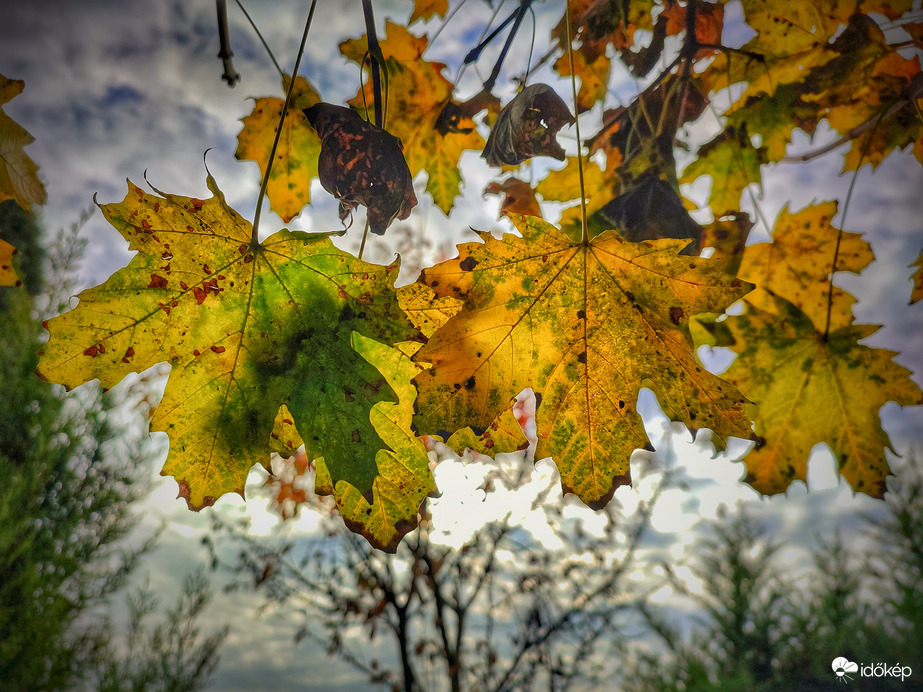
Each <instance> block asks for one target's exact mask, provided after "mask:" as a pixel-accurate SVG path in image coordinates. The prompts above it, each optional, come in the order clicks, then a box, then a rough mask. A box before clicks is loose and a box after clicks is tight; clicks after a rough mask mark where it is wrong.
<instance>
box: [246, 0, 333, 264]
mask: <svg viewBox="0 0 923 692" xmlns="http://www.w3.org/2000/svg"><path fill="white" fill-rule="evenodd" d="M316 7H317V0H311V10H310V11H309V12H308V19H307V21H306V22H305V24H304V33H303V34H302V35H301V45H300V46H299V47H298V57H296V58H295V67H294V68H292V81H291V82H289V85H288V92H287V93H286V94H285V103H284V104H282V115H280V116H279V126H278V127H277V128H276V137H275V139H274V140H273V141H272V149H270V150H269V160H268V161H267V162H266V173H264V174H263V183H262V185H260V194H259V196H258V197H257V198H256V212H255V213H254V215H253V235H252V236H251V237H250V247H252V248H253V249H254V250H255V249H256V248H257V247H259V244H260V235H259V229H260V213H261V212H262V210H263V198H264V197H265V196H266V188H267V187H268V186H269V174H270V173H272V162H273V161H274V160H275V158H276V149H277V148H278V146H279V138H280V137H281V136H282V126H283V125H284V124H285V114H286V113H287V112H288V104H290V103H291V102H292V91H294V89H295V75H297V74H298V67H299V65H301V57H302V56H303V55H304V44H305V43H307V41H308V31H310V29H311V21H312V20H313V19H314V9H315V8H316Z"/></svg>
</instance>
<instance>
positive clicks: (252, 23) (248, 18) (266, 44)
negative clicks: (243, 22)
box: [235, 0, 285, 77]
mask: <svg viewBox="0 0 923 692" xmlns="http://www.w3.org/2000/svg"><path fill="white" fill-rule="evenodd" d="M235 2H236V3H237V6H238V7H239V8H240V11H241V12H243V13H244V17H246V18H247V21H248V22H250V26H251V27H252V28H253V31H254V32H255V33H256V36H257V38H259V39H260V42H261V43H262V44H263V48H265V49H266V52H267V53H268V54H269V59H270V60H272V64H273V65H275V66H276V71H277V72H278V73H279V76H280V77H284V76H285V73H284V72H282V68H281V67H280V66H279V61H278V60H276V56H275V55H273V54H272V50H271V49H270V47H269V44H268V43H266V39H265V38H263V34H262V33H260V29H259V27H258V26H257V25H256V22H254V21H253V18H252V17H251V16H250V13H249V12H247V8H245V7H244V6H243V3H241V1H240V0H235Z"/></svg>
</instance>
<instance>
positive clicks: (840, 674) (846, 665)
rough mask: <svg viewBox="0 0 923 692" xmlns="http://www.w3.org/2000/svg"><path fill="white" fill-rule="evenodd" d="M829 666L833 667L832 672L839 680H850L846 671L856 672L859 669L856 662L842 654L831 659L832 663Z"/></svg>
mask: <svg viewBox="0 0 923 692" xmlns="http://www.w3.org/2000/svg"><path fill="white" fill-rule="evenodd" d="M830 667H831V668H833V672H834V673H836V676H837V678H839V679H840V681H841V682H846V681H847V680H852V678H851V677H850V676H849V675H847V673H856V672H858V671H859V664H858V663H853V662H852V661H850V660H849V659H847V658H844V657H843V656H839V657H838V658H835V659H833V663H831V664H830Z"/></svg>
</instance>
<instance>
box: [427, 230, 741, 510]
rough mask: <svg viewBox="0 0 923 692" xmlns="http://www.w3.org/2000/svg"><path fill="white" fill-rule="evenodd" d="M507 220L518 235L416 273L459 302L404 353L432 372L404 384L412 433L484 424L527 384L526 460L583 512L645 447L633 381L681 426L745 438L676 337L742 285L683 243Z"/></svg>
mask: <svg viewBox="0 0 923 692" xmlns="http://www.w3.org/2000/svg"><path fill="white" fill-rule="evenodd" d="M512 219H513V221H514V223H515V224H516V226H517V228H518V229H519V230H520V232H521V233H522V237H516V236H513V235H506V236H504V237H503V238H502V239H499V240H498V239H495V238H493V237H492V236H490V234H487V233H482V234H481V237H482V238H483V239H484V242H483V243H467V244H465V245H461V246H460V247H459V252H460V255H459V257H458V258H457V259H454V260H449V261H447V262H443V263H441V264H439V265H436V266H435V267H433V268H431V269H426V270H424V272H423V274H422V275H421V281H422V282H423V283H426V284H427V285H429V286H430V287H432V288H433V290H434V291H435V292H436V294H437V295H440V296H451V297H455V298H458V299H460V300H463V301H464V307H463V308H462V310H461V311H460V312H459V313H458V314H456V315H455V316H454V317H452V318H451V319H450V320H449V321H448V322H447V323H446V325H445V326H444V327H443V328H442V329H440V330H439V331H437V332H436V333H435V334H434V335H433V336H432V337H431V338H430V340H429V342H428V343H427V344H426V345H425V346H424V347H423V348H422V349H421V350H420V351H419V352H418V353H417V354H416V356H414V359H415V360H417V361H419V362H426V363H431V364H432V366H433V367H432V368H431V369H430V370H428V371H426V372H423V373H421V374H420V375H418V376H417V377H416V380H415V381H416V383H417V388H418V390H419V399H418V402H417V407H418V413H417V414H416V415H415V416H414V422H415V423H416V425H417V426H418V428H419V430H420V431H421V432H437V431H439V430H442V429H447V430H455V429H458V428H462V427H464V426H466V425H473V426H480V427H486V426H487V425H488V424H490V422H491V421H492V420H493V419H494V418H495V417H496V416H497V415H498V414H499V413H500V412H502V411H504V410H506V409H508V408H509V407H510V405H511V402H512V399H513V398H514V397H515V396H516V395H517V394H519V392H521V391H522V390H523V389H525V388H526V387H531V388H532V389H533V390H534V391H535V393H536V397H537V399H539V400H540V404H539V406H538V409H537V413H536V425H537V429H538V447H537V450H536V455H537V456H538V457H543V456H549V455H550V456H553V457H554V458H555V460H556V462H557V464H558V467H559V469H560V471H561V477H562V483H563V485H564V487H565V489H566V490H567V491H569V492H574V493H576V494H577V495H578V496H579V497H580V498H581V499H582V500H583V501H584V502H586V503H588V504H590V505H591V506H594V507H599V506H602V505H604V504H605V503H606V502H607V501H608V499H609V497H611V494H612V492H613V491H614V489H615V487H616V486H618V485H622V484H625V483H628V482H629V474H628V461H629V457H630V456H631V453H632V451H633V450H634V449H636V448H638V447H643V446H644V445H645V444H646V443H647V436H646V434H645V432H644V427H643V425H642V423H641V418H640V416H639V415H638V413H637V410H636V404H637V395H638V391H639V390H640V389H641V387H644V386H649V387H651V388H652V389H653V390H654V391H655V392H656V393H657V395H658V397H659V400H660V402H661V404H662V406H663V408H664V410H665V411H666V412H667V413H668V415H670V416H671V417H674V418H675V419H677V420H682V421H684V422H685V423H686V424H687V425H689V426H690V427H691V428H693V429H696V428H700V427H708V428H711V429H712V430H714V431H715V436H716V439H717V438H724V437H727V436H729V435H739V436H747V435H748V434H749V430H750V422H749V420H748V419H747V418H746V416H745V415H744V412H743V409H744V404H745V400H744V399H743V397H742V396H740V394H739V393H738V392H737V391H736V390H735V389H734V388H733V387H731V386H729V385H728V384H727V383H726V382H724V381H722V380H720V379H719V378H717V377H715V376H714V375H711V374H710V373H708V372H706V371H705V370H704V369H702V368H701V366H699V365H698V364H697V363H696V361H695V358H694V355H693V352H692V347H691V345H690V342H689V339H688V332H687V325H688V322H689V318H690V317H691V316H692V315H694V314H696V313H699V312H705V311H720V310H723V309H724V307H726V306H727V305H729V304H730V303H732V302H734V301H735V300H736V299H737V298H739V297H740V296H742V295H744V294H745V293H746V292H747V291H748V290H749V288H750V287H749V286H748V285H746V284H744V283H743V282H741V281H739V280H737V279H735V278H733V277H731V276H728V275H727V274H725V273H724V272H722V271H721V270H720V269H717V268H715V267H713V266H712V264H711V263H710V261H708V260H702V259H697V258H691V257H680V256H678V255H677V253H678V252H679V250H680V249H682V248H683V247H684V246H685V245H686V242H685V241H678V240H672V239H665V240H657V241H650V242H645V243H637V244H635V243H629V242H627V241H624V240H622V239H621V238H620V237H618V236H617V234H615V233H614V232H608V233H604V234H602V235H600V236H598V237H596V238H594V239H593V241H592V242H591V243H589V244H588V245H586V246H584V245H582V244H580V242H579V241H578V242H576V243H575V242H573V241H572V240H570V239H569V238H568V237H567V236H566V235H564V234H563V233H562V232H561V231H559V230H558V229H557V228H555V227H554V226H552V225H550V224H548V223H545V222H543V221H541V220H539V219H535V218H531V217H515V216H514V217H512ZM719 444H720V441H719Z"/></svg>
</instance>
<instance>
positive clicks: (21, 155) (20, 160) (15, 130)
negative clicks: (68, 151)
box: [0, 75, 46, 211]
mask: <svg viewBox="0 0 923 692" xmlns="http://www.w3.org/2000/svg"><path fill="white" fill-rule="evenodd" d="M24 86H25V82H23V81H22V80H14V79H7V78H6V77H4V76H3V75H0V106H3V104H5V103H8V102H9V101H10V100H12V99H13V98H14V97H16V96H18V95H19V94H20V93H21V92H22V90H23V87H24ZM34 141H35V138H34V137H33V136H32V135H30V134H29V133H28V132H26V131H25V130H24V129H23V128H22V126H20V125H19V123H17V122H16V121H15V120H13V119H12V118H11V117H10V116H8V115H7V114H6V113H4V112H3V109H2V108H0V202H2V201H3V200H5V199H14V200H16V202H17V203H18V204H19V206H21V207H22V208H23V209H25V210H27V211H28V209H29V207H30V205H33V204H44V203H45V198H46V195H45V186H44V185H42V181H41V180H39V178H38V166H37V165H36V164H35V162H34V161H33V160H32V159H30V158H29V157H28V156H26V153H25V151H24V149H25V147H26V146H28V145H29V144H31V143H32V142H34Z"/></svg>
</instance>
